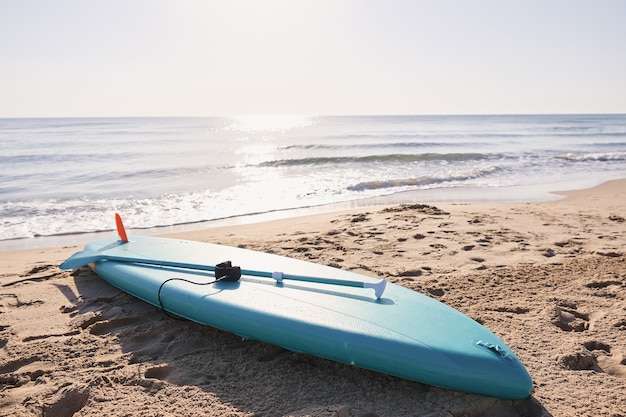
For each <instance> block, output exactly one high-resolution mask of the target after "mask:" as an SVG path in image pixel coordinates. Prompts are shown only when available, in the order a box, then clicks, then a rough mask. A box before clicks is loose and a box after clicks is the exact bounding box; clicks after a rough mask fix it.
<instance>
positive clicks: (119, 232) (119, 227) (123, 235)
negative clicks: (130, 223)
mask: <svg viewBox="0 0 626 417" xmlns="http://www.w3.org/2000/svg"><path fill="white" fill-rule="evenodd" d="M115 225H116V226H117V235H118V236H119V237H120V239H121V240H122V242H124V243H126V242H128V237H127V236H126V229H125V228H124V223H123V222H122V217H121V216H120V215H119V214H118V213H115Z"/></svg>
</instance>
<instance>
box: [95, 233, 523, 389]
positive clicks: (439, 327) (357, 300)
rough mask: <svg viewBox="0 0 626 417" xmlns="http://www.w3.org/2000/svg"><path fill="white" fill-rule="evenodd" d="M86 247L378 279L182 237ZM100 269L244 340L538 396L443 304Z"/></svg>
mask: <svg viewBox="0 0 626 417" xmlns="http://www.w3.org/2000/svg"><path fill="white" fill-rule="evenodd" d="M85 250H87V251H96V252H98V253H102V254H103V255H111V256H125V257H129V256H132V257H134V258H146V259H151V260H170V261H176V262H184V263H192V264H205V265H216V264H219V263H221V262H223V261H232V263H233V265H240V266H241V267H242V269H255V270H262V271H269V272H273V271H279V272H284V273H289V274H298V275H308V276H317V277H327V278H332V279H338V280H361V281H365V282H376V281H378V280H377V279H375V278H371V277H367V276H363V275H360V274H356V273H352V272H349V271H343V270H340V269H336V268H332V267H329V266H324V265H319V264H314V263H311V262H305V261H300V260H296V259H292V258H287V257H282V256H277V255H271V254H266V253H262V252H256V251H250V250H245V249H240V248H233V247H228V246H222V245H214V244H208V243H200V242H192V241H186V240H177V239H166V238H155V237H134V236H133V237H131V239H130V241H129V242H123V241H122V240H117V239H114V238H112V239H105V240H99V241H95V242H92V243H89V244H88V245H87V246H86V248H85ZM92 268H93V269H94V270H95V272H96V273H97V274H98V275H99V276H100V277H101V278H103V279H105V280H106V281H108V282H109V283H111V284H112V285H114V286H116V287H118V288H120V289H122V290H123V291H125V292H127V293H129V294H131V295H133V296H135V297H137V298H140V299H142V300H144V301H146V302H148V303H150V304H152V305H155V306H160V305H161V304H162V306H163V308H165V309H166V310H167V311H169V312H171V313H174V314H177V315H179V316H181V317H185V318H187V319H189V320H192V321H195V322H198V323H202V324H205V325H209V326H212V327H216V328H219V329H222V330H226V331H229V332H231V333H234V334H237V335H239V336H241V337H242V338H246V339H254V340H260V341H263V342H267V343H270V344H274V345H278V346H282V347H284V348H286V349H288V350H291V351H294V352H301V353H307V354H311V355H315V356H319V357H323V358H327V359H330V360H334V361H338V362H342V363H346V364H350V365H354V366H358V367H362V368H366V369H370V370H374V371H378V372H382V373H386V374H390V375H394V376H398V377H401V378H406V379H410V380H414V381H418V382H422V383H426V384H430V385H435V386H439V387H443V388H449V389H453V390H458V391H464V392H469V393H476V394H483V395H488V396H495V397H502V398H508V399H523V398H526V397H527V396H528V395H529V394H530V392H531V389H532V381H531V378H530V376H529V374H528V372H527V371H526V369H525V368H524V366H523V365H522V364H521V362H520V361H519V360H518V358H517V357H516V356H515V354H514V353H513V352H512V351H511V350H510V349H509V347H507V346H506V344H505V343H504V342H503V341H502V340H500V339H499V338H498V337H497V336H495V335H494V334H493V333H492V332H491V331H489V330H488V329H487V328H485V327H484V326H482V325H480V324H479V323H477V322H475V321H474V320H472V319H470V318H469V317H467V316H465V315H463V314H462V313H460V312H459V311H457V310H455V309H453V308H451V307H449V306H447V305H445V304H443V303H441V302H439V301H436V300H434V299H432V298H430V297H427V296H425V295H423V294H420V293H417V292H415V291H411V290H409V289H407V288H404V287H401V286H398V285H395V284H392V283H388V284H387V287H386V289H385V291H384V294H383V295H382V296H381V297H380V298H376V296H375V295H374V291H372V290H371V289H368V288H354V287H345V286H341V285H331V284H322V283H315V282H299V281H289V280H284V281H282V282H276V281H275V280H273V279H271V278H269V279H268V278H259V277H255V276H248V275H243V276H242V277H241V279H240V280H239V281H237V282H215V283H213V284H209V285H195V284H193V283H189V282H185V281H182V280H172V281H168V282H166V283H165V284H163V283H164V281H166V280H170V279H171V278H183V279H185V280H190V281H194V282H197V283H204V284H206V283H209V282H212V281H214V280H215V277H214V273H213V272H208V271H200V270H190V269H181V268H174V267H166V266H159V265H147V264H141V263H131V262H120V261H111V260H99V261H97V262H95V263H94V264H92ZM162 284H163V285H162ZM161 286H162V288H161ZM159 288H161V292H160V300H159Z"/></svg>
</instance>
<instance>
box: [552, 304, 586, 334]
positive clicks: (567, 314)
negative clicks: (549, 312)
mask: <svg viewBox="0 0 626 417" xmlns="http://www.w3.org/2000/svg"><path fill="white" fill-rule="evenodd" d="M552 324H554V325H555V326H557V327H559V328H560V329H561V330H563V331H566V332H582V331H585V330H588V329H589V315H588V314H583V313H579V312H578V311H576V310H573V309H565V308H563V307H558V306H557V307H554V315H553V318H552Z"/></svg>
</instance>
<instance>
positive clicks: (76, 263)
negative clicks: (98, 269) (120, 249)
mask: <svg viewBox="0 0 626 417" xmlns="http://www.w3.org/2000/svg"><path fill="white" fill-rule="evenodd" d="M101 259H104V256H103V255H102V254H100V253H99V252H94V251H88V250H86V251H82V252H76V253H75V254H73V255H72V256H70V257H69V258H67V259H66V260H65V262H63V263H62V264H61V265H59V268H61V269H63V270H67V269H76V268H80V267H81V266H85V265H89V264H90V263H92V262H96V261H99V260H101Z"/></svg>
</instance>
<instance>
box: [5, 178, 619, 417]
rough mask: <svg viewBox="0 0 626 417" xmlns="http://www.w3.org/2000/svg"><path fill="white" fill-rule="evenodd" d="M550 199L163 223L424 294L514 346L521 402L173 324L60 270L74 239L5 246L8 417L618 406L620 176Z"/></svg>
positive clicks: (521, 411) (94, 280) (577, 411)
mask: <svg viewBox="0 0 626 417" xmlns="http://www.w3.org/2000/svg"><path fill="white" fill-rule="evenodd" d="M558 196H559V197H558V199H556V198H555V199H554V200H552V201H543V202H536V201H535V202H514V203H510V202H492V201H482V202H426V201H414V202H413V203H411V204H385V205H377V206H366V207H354V208H346V209H345V210H341V211H333V212H327V213H318V214H312V215H305V216H301V217H292V218H287V219H275V220H271V221H265V222H260V223H248V224H240V225H229V226H221V227H212V228H198V229H195V230H188V231H182V232H177V233H162V234H161V235H167V236H170V237H176V238H184V239H190V240H199V241H205V242H212V243H221V244H226V245H231V246H240V247H245V248H248V249H252V250H260V251H266V252H272V253H275V254H279V255H285V256H289V257H293V258H298V259H304V260H309V261H312V262H316V263H320V264H326V265H333V266H336V267H339V268H342V269H346V270H351V271H354V272H357V273H361V274H364V275H368V276H373V277H384V278H386V279H388V280H389V281H391V282H394V283H396V284H398V285H402V286H405V287H407V288H410V289H412V290H415V291H418V292H421V293H424V294H426V295H428V296H430V297H432V298H435V299H437V300H439V301H441V302H444V303H446V304H448V305H450V306H452V307H453V308H455V309H457V310H459V311H461V312H462V313H464V314H466V315H468V316H469V317H471V318H472V319H474V320H476V321H478V322H479V323H481V324H483V325H484V326H486V327H487V328H489V329H490V330H491V331H493V332H494V333H495V334H496V335H498V336H499V337H501V338H502V339H503V340H504V341H505V342H506V343H507V345H508V346H509V347H510V348H511V349H512V350H513V351H514V352H515V354H516V355H517V356H518V357H519V358H520V360H521V361H522V362H523V364H524V365H525V366H526V368H527V369H528V371H529V373H530V374H531V376H532V378H533V381H534V389H533V393H532V395H531V397H529V398H528V399H525V400H521V401H507V400H498V399H494V398H490V397H483V396H477V395H470V394H464V393H458V392H453V391H448V390H444V389H439V388H434V387H430V386H427V385H423V384H419V383H414V382H410V381H405V380H401V379H398V378H393V377H389V376H386V375H382V374H378V373H375V372H370V371H366V370H362V369H358V368H353V367H349V366H345V365H340V364H336V363H333V362H329V361H325V360H323V359H319V358H314V357H309V356H306V355H299V354H296V353H291V352H284V351H281V350H280V349H278V348H275V347H273V346H270V345H266V344H263V343H260V342H255V341H242V340H241V339H240V338H238V337H236V336H234V335H231V334H229V333H225V332H221V331H219V330H215V329H212V328H208V327H206V326H199V325H195V324H193V323H189V322H177V321H171V320H168V319H167V318H166V317H165V316H163V314H162V313H161V312H160V311H158V309H155V308H153V307H151V306H149V305H147V304H146V303H144V302H142V301H139V300H137V299H134V298H132V297H130V296H127V295H125V294H123V293H121V292H120V291H119V290H117V289H115V288H113V287H111V286H110V285H108V284H106V283H105V282H104V281H103V280H101V279H99V278H98V277H97V276H95V275H94V274H93V273H91V272H90V271H89V270H88V269H79V270H77V271H74V272H67V271H60V270H59V269H58V265H59V263H61V262H62V261H63V260H65V259H66V258H67V257H68V256H70V255H71V254H72V253H74V252H76V251H78V250H80V249H82V247H81V246H78V245H68V246H59V247H54V248H35V249H27V250H17V251H5V252H2V256H1V257H0V274H1V275H0V351H1V352H2V353H3V354H2V356H0V374H2V380H1V381H0V415H18V416H24V417H25V416H34V415H42V414H43V415H57V414H55V412H56V411H55V410H69V409H72V410H73V411H75V412H78V411H81V413H83V414H85V415H95V414H98V415H120V416H121V415H129V414H137V413H139V412H142V413H144V414H156V413H157V412H163V410H166V411H165V414H164V415H167V416H174V415H204V416H221V415H225V414H227V415H232V416H236V417H240V416H241V417H244V416H246V417H249V416H251V415H288V416H298V417H304V416H316V417H317V416H319V417H322V416H327V417H330V416H341V417H361V416H363V415H372V416H374V415H377V416H383V415H397V416H411V415H415V410H422V411H423V413H424V414H431V415H498V416H503V417H521V416H533V417H534V416H542V417H543V416H548V415H554V416H565V415H567V416H581V417H582V416H587V415H594V416H606V417H614V416H616V415H621V414H622V413H623V410H624V409H626V348H625V346H626V321H625V320H624V312H625V311H626V301H624V300H626V220H625V218H626V179H624V180H616V181H609V182H606V183H604V184H602V185H600V186H597V187H594V188H591V189H584V190H573V191H565V192H559V193H558ZM562 197H565V198H562ZM111 233H112V234H114V233H115V232H111ZM102 236H103V237H109V236H104V235H102ZM244 266H245V265H244ZM418 321H419V318H416V322H418ZM69 346H71V348H68V347H69ZM590 398H592V399H593V401H589V399H590ZM58 412H61V411H58ZM5 413H6V414H5ZM58 415H61V414H58ZM63 415H65V414H63Z"/></svg>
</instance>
